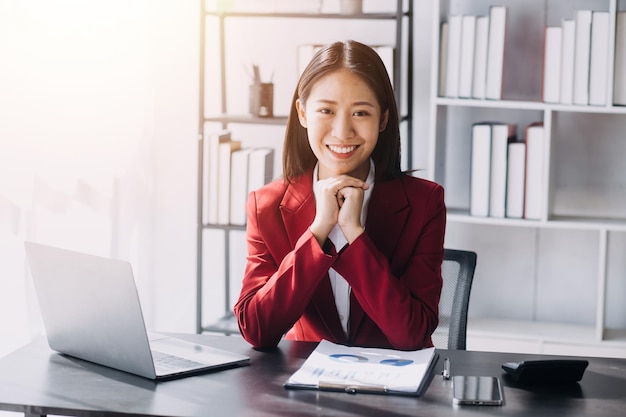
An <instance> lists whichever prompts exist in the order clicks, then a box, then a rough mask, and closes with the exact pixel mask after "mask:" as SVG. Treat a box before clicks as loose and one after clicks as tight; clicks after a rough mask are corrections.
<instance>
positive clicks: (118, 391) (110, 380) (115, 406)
mask: <svg viewBox="0 0 626 417" xmlns="http://www.w3.org/2000/svg"><path fill="white" fill-rule="evenodd" d="M186 338H187V339H190V340H193V341H196V342H199V343H204V344H209V345H212V346H216V347H219V348H223V349H228V350H231V351H234V352H239V353H242V354H246V355H249V356H250V357H251V362H250V365H249V366H245V367H241V368H235V369H228V370H224V371H220V372H214V373H208V374H203V375H200V376H194V377H188V378H184V379H179V380H173V381H166V382H159V383H155V382H152V381H149V380H146V379H144V378H141V377H137V376H133V375H130V374H126V373H124V372H118V371H115V370H113V369H109V368H105V367H101V366H98V365H95V364H91V363H88V362H84V361H81V360H78V359H73V358H70V357H67V356H63V355H59V354H57V353H54V352H53V351H51V350H50V349H49V348H48V345H47V342H46V341H45V339H43V338H39V339H37V340H35V341H33V342H32V343H30V344H28V345H26V346H24V347H23V348H21V349H19V350H17V351H16V352H14V353H12V354H10V355H8V356H6V357H4V358H2V359H0V410H8V411H18V412H23V413H25V415H27V416H35V415H36V416H40V415H46V414H62V415H75V416H93V415H96V416H115V415H121V414H122V413H123V415H125V416H134V415H148V416H202V417H206V416H218V417H248V416H254V417H259V416H272V417H274V416H280V415H284V416H291V417H294V416H337V417H340V416H341V417H345V416H360V417H367V416H376V417H380V416H385V417H401V416H446V417H448V416H450V415H454V416H476V415H502V416H531V415H532V416H545V415H550V416H581V415H585V416H611V417H613V416H617V415H623V414H624V410H626V360H625V359H606V358H587V359H588V360H589V367H588V368H587V371H586V372H585V375H584V377H583V379H582V381H581V383H580V384H574V386H573V387H571V386H570V387H568V388H562V387H561V388H555V387H553V388H548V389H522V388H518V387H515V386H514V384H512V383H511V382H510V381H508V380H507V379H506V378H504V376H503V371H502V369H501V368H500V365H501V364H502V363H503V362H507V361H512V360H522V359H538V358H548V356H539V355H521V354H520V355H518V354H510V353H488V352H471V351H445V350H443V351H440V357H439V363H438V364H437V365H436V368H435V369H436V370H437V372H439V371H440V370H441V367H442V365H441V364H442V363H443V358H445V357H449V358H450V361H451V364H452V366H451V368H452V369H451V370H452V374H453V375H494V376H499V377H501V380H502V382H503V389H504V398H505V405H504V406H502V407H489V406H480V407H478V406H464V407H456V408H453V406H452V400H451V389H450V388H451V382H450V381H443V380H442V379H441V378H440V377H439V376H438V375H435V377H434V378H433V380H432V383H431V385H430V387H429V388H428V390H427V391H426V392H425V394H424V395H423V396H421V397H418V398H415V397H401V396H390V395H376V394H356V395H351V394H344V393H335V392H319V391H305V390H286V389H284V388H283V383H284V382H285V381H286V380H287V378H288V377H289V376H290V375H291V374H292V373H293V372H295V371H296V370H297V369H298V368H299V367H300V365H302V363H303V362H304V360H305V359H306V358H307V356H308V355H309V353H311V352H312V350H313V349H314V348H315V346H316V344H314V343H305V342H289V341H283V342H281V343H280V345H279V347H278V348H277V349H274V350H271V351H266V352H261V351H256V350H253V349H251V348H250V346H249V345H248V344H247V343H246V342H245V341H244V340H243V339H242V338H241V337H239V336H212V335H188V336H186Z"/></svg>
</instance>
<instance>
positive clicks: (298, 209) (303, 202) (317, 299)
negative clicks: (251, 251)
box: [280, 171, 345, 340]
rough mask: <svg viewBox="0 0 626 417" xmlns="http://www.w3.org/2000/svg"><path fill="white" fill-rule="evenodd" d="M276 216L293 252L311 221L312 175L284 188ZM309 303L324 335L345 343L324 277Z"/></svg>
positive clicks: (300, 178)
mask: <svg viewBox="0 0 626 417" xmlns="http://www.w3.org/2000/svg"><path fill="white" fill-rule="evenodd" d="M280 212H281V216H282V219H283V223H284V224H285V228H286V230H287V234H288V238H289V243H290V246H291V247H292V248H293V247H295V245H296V243H297V241H298V239H299V238H300V236H302V234H303V233H304V232H305V231H306V229H307V228H308V227H309V226H310V225H311V223H312V222H313V218H314V217H315V194H314V193H313V173H312V171H309V172H308V173H306V174H304V175H302V176H301V177H299V178H297V179H296V180H294V181H293V182H291V183H290V184H289V185H288V186H287V189H286V191H285V194H284V196H283V199H282V201H281V203H280ZM311 303H312V308H314V309H316V310H317V315H318V317H320V318H321V319H322V321H323V323H324V326H326V328H327V329H328V332H329V333H331V334H332V335H333V336H334V337H335V338H336V340H343V339H345V335H344V333H343V329H342V328H341V321H340V320H339V314H338V313H337V307H336V306H335V297H334V295H333V290H332V287H331V285H330V280H329V279H328V276H327V277H326V279H323V280H322V281H321V283H320V285H319V286H318V287H317V290H316V291H315V294H313V297H312V299H311Z"/></svg>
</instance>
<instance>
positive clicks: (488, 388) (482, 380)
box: [452, 375, 504, 405]
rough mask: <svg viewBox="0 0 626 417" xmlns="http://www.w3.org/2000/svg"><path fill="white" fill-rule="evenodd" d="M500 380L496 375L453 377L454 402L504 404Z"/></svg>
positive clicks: (459, 403) (464, 403)
mask: <svg viewBox="0 0 626 417" xmlns="http://www.w3.org/2000/svg"><path fill="white" fill-rule="evenodd" d="M503 401H504V398H503V395H502V386H501V385H500V380H499V379H498V378H497V377H494V376H462V375H456V376H454V377H452V403H453V404H458V405H502V403H503Z"/></svg>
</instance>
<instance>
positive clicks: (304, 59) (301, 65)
mask: <svg viewBox="0 0 626 417" xmlns="http://www.w3.org/2000/svg"><path fill="white" fill-rule="evenodd" d="M321 48H322V45H320V44H309V43H306V44H300V45H298V46H297V54H296V55H297V60H298V65H297V68H298V78H300V75H302V72H303V71H304V69H305V68H306V67H307V65H309V62H311V58H313V55H315V53H316V52H317V51H318V50H320V49H321Z"/></svg>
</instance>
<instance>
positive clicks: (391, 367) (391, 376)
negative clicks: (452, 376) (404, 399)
mask: <svg viewBox="0 0 626 417" xmlns="http://www.w3.org/2000/svg"><path fill="white" fill-rule="evenodd" d="M438 357H439V355H438V354H437V353H436V351H435V348H427V349H422V350H416V351H401V350H393V349H380V348H363V347H351V346H343V345H339V344H335V343H332V342H329V341H327V340H322V341H321V342H320V343H319V345H318V346H317V348H316V349H315V350H314V351H313V352H312V353H311V355H309V357H308V358H307V360H306V361H305V362H304V364H303V365H302V366H301V367H300V369H298V371H296V372H295V373H294V374H293V375H292V376H291V377H290V378H289V379H288V380H287V382H286V383H285V384H284V386H285V388H294V389H318V390H328V391H344V392H347V393H352V394H354V393H357V392H359V393H361V392H362V393H376V394H394V395H410V396H419V395H421V394H422V393H423V392H424V391H425V390H426V388H428V385H429V384H430V381H431V379H432V376H433V367H434V365H435V363H436V362H437V358H438Z"/></svg>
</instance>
